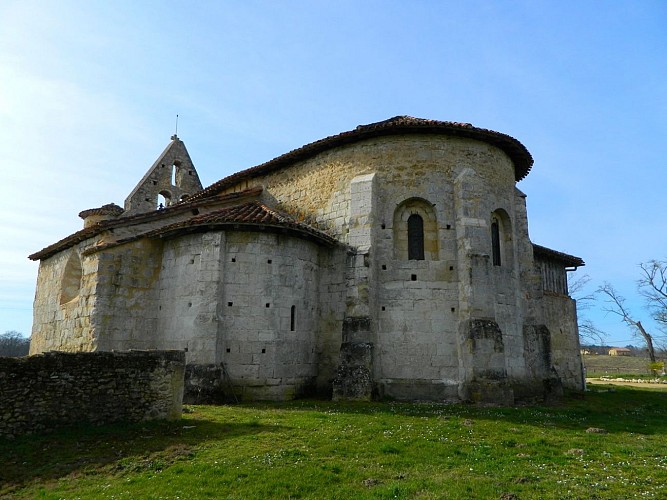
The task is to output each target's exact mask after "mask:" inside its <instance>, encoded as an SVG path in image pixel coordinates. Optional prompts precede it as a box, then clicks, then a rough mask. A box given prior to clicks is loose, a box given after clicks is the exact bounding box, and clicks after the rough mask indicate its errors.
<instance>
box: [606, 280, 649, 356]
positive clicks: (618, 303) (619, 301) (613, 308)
mask: <svg viewBox="0 0 667 500" xmlns="http://www.w3.org/2000/svg"><path fill="white" fill-rule="evenodd" d="M598 292H599V293H602V294H604V295H606V297H607V300H606V303H607V304H609V305H608V306H607V307H604V310H605V311H606V312H608V313H611V314H615V315H617V316H620V318H621V321H623V322H624V323H625V324H626V325H628V326H629V327H630V328H631V329H632V332H633V334H634V335H636V336H638V337H640V338H642V339H643V340H644V342H645V343H646V348H647V349H648V356H649V358H651V363H655V348H654V347H653V336H652V335H651V334H650V333H648V332H647V331H646V329H645V328H644V325H642V322H641V321H639V320H637V319H635V317H634V316H632V314H631V312H630V310H629V309H628V308H627V307H626V305H625V298H624V297H622V296H621V295H619V294H618V292H617V291H616V290H615V289H614V287H613V286H612V285H610V284H609V283H605V284H604V285H602V286H601V287H600V288H598Z"/></svg>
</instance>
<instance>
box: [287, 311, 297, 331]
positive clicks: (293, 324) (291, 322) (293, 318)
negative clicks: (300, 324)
mask: <svg viewBox="0 0 667 500" xmlns="http://www.w3.org/2000/svg"><path fill="white" fill-rule="evenodd" d="M295 327H296V306H292V308H291V309H290V316H289V329H290V332H293V331H294V328H295Z"/></svg>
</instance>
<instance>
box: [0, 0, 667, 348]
mask: <svg viewBox="0 0 667 500" xmlns="http://www.w3.org/2000/svg"><path fill="white" fill-rule="evenodd" d="M666 48H667V2H665V1H663V0H656V1H650V0H642V1H637V0H632V1H623V0H616V1H581V0H579V1H550V2H546V1H539V0H530V1H469V0H468V1H465V2H460V1H447V0H440V1H426V0H424V1H420V0H414V1H410V2H404V1H373V0H368V1H366V0H365V1H359V0H354V1H347V0H337V1H336V2H331V1H330V2H323V1H322V2H320V1H316V0H307V1H296V0H293V1H291V0H290V1H288V0H285V1H283V2H276V1H250V0H245V1H242V2H241V1H238V2H231V1H229V2H225V1H216V2H213V1H211V2H206V1H199V2H172V1H162V2H156V1H155V2H154V1H147V0H142V1H141V2H135V1H122V0H121V1H118V0H116V1H114V2H102V1H83V0H81V1H68V0H59V1H58V2H44V1H31V0H18V1H16V0H4V1H3V2H2V3H0V157H1V158H2V167H1V172H2V196H0V214H1V215H0V333H1V332H4V331H6V330H18V331H21V332H23V333H25V334H29V332H30V328H31V323H32V313H31V307H32V300H33V297H34V289H35V280H36V276H37V267H38V266H37V264H36V263H33V262H31V261H28V259H27V255H28V254H30V253H33V252H35V251H37V250H39V249H41V248H43V247H45V246H47V245H49V244H51V243H53V242H55V241H57V240H59V239H61V238H62V237H64V236H66V235H68V234H70V233H72V232H74V231H76V230H78V229H80V228H81V227H82V221H81V220H80V219H79V218H78V216H77V214H78V213H79V212H80V211H81V210H83V209H87V208H93V207H99V206H101V205H103V204H106V203H111V202H115V203H117V204H119V205H122V204H123V200H124V199H125V197H126V196H127V194H128V193H129V192H130V191H131V190H132V188H133V187H134V185H135V184H136V183H137V182H138V180H139V179H140V178H141V177H142V176H143V174H144V173H145V171H146V170H147V169H148V167H149V166H150V165H151V164H152V163H153V161H154V160H155V159H156V158H157V156H158V155H159V154H160V153H161V152H162V150H163V148H164V147H165V146H166V144H167V143H168V142H169V137H170V136H171V135H172V134H173V133H174V127H175V116H176V114H178V115H179V117H180V118H179V128H178V135H179V137H180V138H181V139H183V141H184V142H185V144H186V146H187V147H188V150H189V152H190V155H191V157H192V159H193V161H194V162H195V166H196V167H197V170H198V172H199V175H200V177H201V179H202V182H203V183H204V185H208V184H211V183H213V182H214V181H216V180H218V179H220V178H222V177H224V176H226V175H228V174H230V173H233V172H235V171H237V170H241V169H244V168H248V167H251V166H254V165H256V164H259V163H262V162H264V161H267V160H269V159H271V158H273V157H275V156H278V155H280V154H283V153H285V152H287V151H289V150H292V149H295V148H298V147H300V146H302V145H304V144H307V143H309V142H312V141H315V140H317V139H320V138H323V137H326V136H328V135H332V134H336V133H339V132H343V131H346V130H351V129H353V128H355V127H356V126H357V125H359V124H365V123H371V122H375V121H380V120H384V119H387V118H390V117H392V116H396V115H411V116H416V117H420V118H430V119H437V120H451V121H459V122H470V123H472V124H473V125H475V126H477V127H482V128H489V129H492V130H497V131H499V132H503V133H506V134H509V135H511V136H513V137H515V138H517V139H518V140H520V141H521V142H522V143H523V144H524V145H525V146H526V147H527V148H528V150H529V151H530V152H531V153H532V155H533V157H534V158H535V165H534V167H533V170H532V172H531V173H530V175H529V176H528V177H527V178H526V179H525V180H524V181H521V182H520V183H519V185H518V187H519V188H520V189H521V190H522V191H524V192H525V193H526V194H527V195H528V198H527V202H528V210H529V212H528V213H529V224H530V235H531V239H532V240H533V241H534V242H535V243H538V244H541V245H544V246H548V247H551V248H554V249H557V250H560V251H564V252H567V253H570V254H574V255H577V256H580V257H582V258H583V259H584V260H585V261H586V263H587V266H586V267H585V268H583V269H582V271H578V274H581V273H582V272H583V273H586V274H588V275H590V277H591V287H590V289H591V290H592V289H593V288H594V287H595V286H596V285H599V284H602V282H604V281H609V282H611V283H613V284H614V285H615V286H616V287H617V289H618V290H619V291H620V292H621V294H622V295H624V296H625V297H626V298H627V299H628V301H629V302H628V304H629V305H630V306H631V309H632V311H633V312H634V313H635V314H636V315H637V316H640V317H645V316H646V313H645V311H644V310H643V309H642V306H641V302H639V301H636V300H635V297H636V292H635V281H636V279H637V278H638V277H639V274H638V267H637V265H638V264H639V263H640V262H644V261H647V260H649V259H665V258H667V244H666V243H667V231H666V230H665V229H666V228H665V220H664V209H663V205H664V192H665V180H666V176H667V174H666V172H667V168H666V167H667V50H666ZM600 305H602V304H600ZM587 315H588V317H590V319H592V320H594V321H595V322H596V323H597V324H598V326H599V327H601V328H602V329H603V330H605V332H606V333H607V336H608V340H609V343H611V344H618V345H625V344H627V343H630V342H631V341H632V340H631V339H632V337H631V335H630V333H629V331H628V330H627V329H626V328H625V327H624V326H623V325H622V324H620V323H619V322H618V321H617V320H616V318H614V317H609V316H605V315H604V313H603V312H602V311H601V308H600V307H597V308H594V309H593V310H591V311H589V312H588V313H587ZM635 343H637V344H638V342H635Z"/></svg>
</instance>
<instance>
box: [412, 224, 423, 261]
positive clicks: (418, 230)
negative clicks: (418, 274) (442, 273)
mask: <svg viewBox="0 0 667 500" xmlns="http://www.w3.org/2000/svg"><path fill="white" fill-rule="evenodd" d="M408 260H424V219H422V217H421V215H418V214H412V215H411V216H410V217H408Z"/></svg>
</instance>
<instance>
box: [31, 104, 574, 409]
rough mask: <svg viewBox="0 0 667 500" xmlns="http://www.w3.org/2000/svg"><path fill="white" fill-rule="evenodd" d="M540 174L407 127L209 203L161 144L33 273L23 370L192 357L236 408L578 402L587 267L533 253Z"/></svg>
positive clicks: (399, 122)
mask: <svg viewBox="0 0 667 500" xmlns="http://www.w3.org/2000/svg"><path fill="white" fill-rule="evenodd" d="M532 165H533V159H532V157H531V155H530V153H529V152H528V150H527V149H526V148H525V147H524V146H523V145H522V144H521V143H520V142H519V141H518V140H516V139H514V138H512V137H510V136H508V135H505V134H502V133H499V132H494V131H492V130H487V129H482V128H477V127H474V126H472V125H470V124H468V123H456V122H445V121H435V120H425V119H417V118H412V117H407V116H399V117H395V118H391V119H389V120H386V121H382V122H378V123H373V124H369V125H361V126H359V127H357V128H355V129H354V130H351V131H348V132H343V133H341V134H338V135H334V136H331V137H327V138H325V139H321V140H319V141H316V142H313V143H311V144H307V145H305V146H303V147H301V148H299V149H295V150H293V151H291V152H289V153H286V154H284V155H282V156H279V157H277V158H275V159H273V160H270V161H268V162H266V163H263V164H261V165H257V166H255V167H252V168H249V169H247V170H243V171H241V172H238V173H235V174H233V175H230V176H228V177H225V178H223V179H221V180H219V181H217V182H215V183H214V184H212V185H210V186H208V187H206V188H203V187H202V185H201V182H200V180H199V177H198V175H197V171H196V170H195V166H194V165H193V162H192V160H191V159H190V155H189V154H188V151H187V150H186V148H185V145H184V143H183V142H182V141H181V140H180V139H179V138H178V137H176V136H173V137H172V140H171V142H170V143H169V144H168V146H167V147H166V149H165V150H164V152H163V153H162V154H161V155H160V157H159V158H158V159H157V161H156V162H155V163H154V164H153V165H152V166H151V167H150V168H149V170H148V171H147V172H146V174H145V175H144V177H143V178H142V179H141V180H140V181H139V183H138V184H137V186H136V187H135V188H134V190H133V191H132V192H131V193H130V194H129V196H128V197H127V199H126V200H125V204H124V207H120V206H118V205H115V204H108V205H104V206H102V207H100V208H92V209H88V210H84V211H82V212H81V213H80V214H79V215H80V217H81V218H82V219H83V226H84V227H83V229H81V230H80V231H77V232H75V233H74V234H71V235H69V236H67V237H66V238H63V239H62V240H60V241H58V242H56V243H54V244H52V245H50V246H48V247H46V248H44V249H42V250H40V251H39V252H37V253H34V254H33V255H31V256H30V258H31V259H33V260H38V261H40V266H39V274H38V278H37V291H36V295H35V303H34V324H33V330H32V343H31V353H40V352H44V351H51V350H58V351H109V350H117V351H125V350H130V349H178V350H185V351H186V356H187V362H188V365H189V367H200V368H202V367H203V368H206V369H211V370H213V372H211V373H215V374H217V375H215V377H218V378H220V379H224V380H223V381H224V382H225V383H224V384H223V385H221V386H220V387H222V388H223V389H224V390H225V391H231V392H233V393H234V395H235V396H237V397H240V398H244V399H277V400H280V399H290V398H294V397H298V396H300V395H305V394H313V393H318V394H326V395H330V396H333V397H334V398H337V399H370V398H394V399H398V400H436V401H444V400H463V401H479V402H499V403H506V404H512V403H513V402H515V401H517V400H525V399H531V398H536V397H542V396H544V395H545V393H548V392H549V391H552V392H553V391H556V392H558V391H562V389H563V388H565V389H573V390H581V389H582V388H583V383H584V381H583V376H582V363H581V357H580V353H579V339H578V331H577V318H576V311H575V303H574V301H573V300H572V298H570V297H569V295H568V290H567V272H568V271H571V270H574V269H576V268H577V267H578V266H582V265H584V262H583V261H582V260H581V259H580V258H578V257H574V256H572V255H568V254H565V253H562V252H558V251H555V250H551V249H548V248H545V247H542V246H539V245H536V244H533V243H532V242H531V241H530V239H529V236H528V220H527V214H526V203H525V198H526V195H525V194H524V193H522V192H521V191H520V190H519V189H518V188H517V187H516V184H517V182H518V181H520V180H521V179H523V178H524V177H525V176H526V175H528V173H529V171H530V169H531V167H532ZM191 373H197V371H196V370H195V371H194V372H191ZM202 380H203V379H202ZM200 382H201V381H200ZM201 383H202V384H206V383H208V384H210V383H216V382H215V381H213V382H212V381H211V380H208V381H205V382H201Z"/></svg>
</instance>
